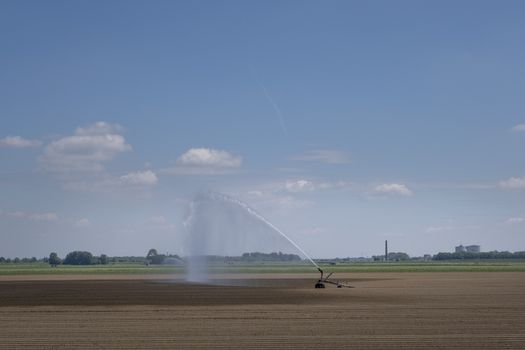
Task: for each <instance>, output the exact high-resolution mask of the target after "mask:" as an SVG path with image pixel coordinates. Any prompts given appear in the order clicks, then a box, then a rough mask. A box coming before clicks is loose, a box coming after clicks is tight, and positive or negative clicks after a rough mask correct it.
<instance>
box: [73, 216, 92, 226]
mask: <svg viewBox="0 0 525 350" xmlns="http://www.w3.org/2000/svg"><path fill="white" fill-rule="evenodd" d="M89 225H91V221H89V219H86V218H82V219H79V220H77V221H76V222H75V226H76V227H86V226H89Z"/></svg>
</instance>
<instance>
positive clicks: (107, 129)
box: [75, 122, 124, 136]
mask: <svg viewBox="0 0 525 350" xmlns="http://www.w3.org/2000/svg"><path fill="white" fill-rule="evenodd" d="M123 131H124V128H123V127H122V126H120V125H119V124H111V123H107V122H96V123H94V124H91V125H88V126H85V127H80V128H77V129H76V130H75V135H79V136H92V135H107V134H121V133H122V132H123Z"/></svg>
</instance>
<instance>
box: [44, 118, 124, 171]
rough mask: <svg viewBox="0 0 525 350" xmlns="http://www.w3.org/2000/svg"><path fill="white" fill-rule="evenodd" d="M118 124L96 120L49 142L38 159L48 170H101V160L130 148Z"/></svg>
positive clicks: (110, 158) (104, 160)
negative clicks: (119, 132) (117, 132)
mask: <svg viewBox="0 0 525 350" xmlns="http://www.w3.org/2000/svg"><path fill="white" fill-rule="evenodd" d="M117 129H118V127H117V126H115V125H111V124H108V123H105V122H97V123H95V124H93V125H90V126H87V127H85V128H78V129H77V130H76V131H75V134H74V135H72V136H66V137H63V138H61V139H58V140H56V141H53V142H51V143H50V144H48V145H47V146H46V147H45V149H44V154H43V155H42V156H41V157H40V163H41V164H42V165H43V167H44V168H45V169H47V170H57V171H100V170H102V168H103V165H102V164H103V163H104V162H108V161H110V160H112V159H113V158H114V157H115V156H116V155H118V154H119V153H122V152H127V151H130V150H131V145H129V144H127V143H126V140H125V139H124V137H123V136H122V135H119V134H116V133H115V132H116V131H117Z"/></svg>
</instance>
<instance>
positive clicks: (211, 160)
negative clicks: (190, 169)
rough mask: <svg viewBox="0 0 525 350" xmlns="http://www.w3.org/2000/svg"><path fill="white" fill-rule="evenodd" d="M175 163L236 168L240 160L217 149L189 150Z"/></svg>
mask: <svg viewBox="0 0 525 350" xmlns="http://www.w3.org/2000/svg"><path fill="white" fill-rule="evenodd" d="M177 163H179V164H181V165H188V166H211V167H221V168H238V167H240V166H241V163H242V158H241V157H240V156H234V155H232V154H231V153H229V152H227V151H223V150H219V149H211V148H191V149H189V150H188V151H186V153H184V154H183V155H181V156H180V157H179V159H178V160H177Z"/></svg>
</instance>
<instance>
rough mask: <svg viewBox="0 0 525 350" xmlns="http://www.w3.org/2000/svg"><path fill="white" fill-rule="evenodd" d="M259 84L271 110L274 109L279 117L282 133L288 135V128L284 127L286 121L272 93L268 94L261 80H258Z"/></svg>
mask: <svg viewBox="0 0 525 350" xmlns="http://www.w3.org/2000/svg"><path fill="white" fill-rule="evenodd" d="M259 85H260V86H261V89H262V90H263V92H264V96H266V99H267V100H268V102H270V104H271V105H272V107H273V110H274V111H275V113H276V114H277V116H278V117H279V123H280V124H281V129H282V130H283V133H284V134H285V135H286V136H288V128H287V127H286V123H285V122H284V117H283V114H282V113H281V110H280V109H279V106H277V104H276V103H275V101H274V100H273V98H272V95H270V93H269V92H268V90H267V89H266V87H265V86H264V85H263V84H262V83H261V82H259Z"/></svg>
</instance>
